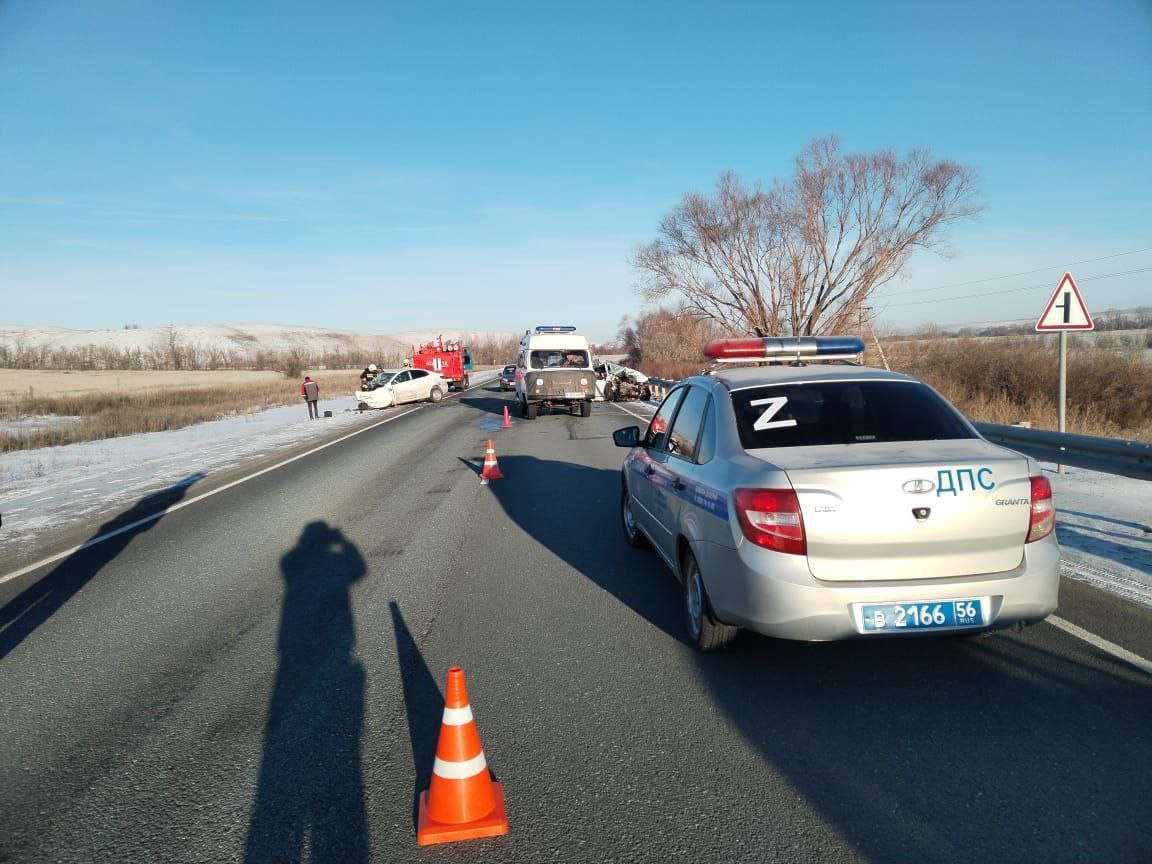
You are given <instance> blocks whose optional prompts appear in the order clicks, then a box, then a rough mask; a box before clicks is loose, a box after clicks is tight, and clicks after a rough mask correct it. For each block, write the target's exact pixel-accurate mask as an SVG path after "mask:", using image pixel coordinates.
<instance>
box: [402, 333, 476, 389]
mask: <svg viewBox="0 0 1152 864" xmlns="http://www.w3.org/2000/svg"><path fill="white" fill-rule="evenodd" d="M412 367H413V368H414V369H427V370H428V371H429V372H439V373H440V374H441V375H443V376H444V378H445V379H446V380H447V381H448V384H449V385H450V386H453V387H455V388H456V389H457V390H463V389H464V388H465V387H467V386H468V373H469V372H471V371H472V352H471V350H469V348H468V346H466V345H464V344H463V343H461V342H460V340H458V339H455V340H453V339H449V340H447V341H445V340H444V339H443V338H441V337H440V336H437V337H436V338H435V339H433V340H432V341H431V342H425V343H424V344H423V345H420V346H418V347H416V348H413V349H412Z"/></svg>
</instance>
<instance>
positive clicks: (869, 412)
mask: <svg viewBox="0 0 1152 864" xmlns="http://www.w3.org/2000/svg"><path fill="white" fill-rule="evenodd" d="M732 407H733V409H734V410H735V412H736V426H737V428H738V430H739V432H740V444H741V446H742V447H743V448H744V449H745V450H755V449H758V448H760V447H806V446H810V445H819V444H870V443H878V442H888V441H939V440H948V439H957V438H974V437H975V436H974V435H973V434H972V432H971V431H969V429H968V427H967V426H966V425H965V424H964V422H963V421H962V420H961V418H960V416H959V415H958V414H957V413H956V411H955V409H954V408H952V406H951V405H949V404H948V403H947V402H945V401H944V400H943V399H942V398H940V397H939V396H938V395H937V394H936V393H935V392H934V391H933V390H931V389H930V388H928V387H926V386H924V385H923V384H919V383H916V382H904V381H823V382H818V383H808V384H785V385H778V386H770V387H755V388H749V389H747V390H737V391H736V392H734V393H733V394H732Z"/></svg>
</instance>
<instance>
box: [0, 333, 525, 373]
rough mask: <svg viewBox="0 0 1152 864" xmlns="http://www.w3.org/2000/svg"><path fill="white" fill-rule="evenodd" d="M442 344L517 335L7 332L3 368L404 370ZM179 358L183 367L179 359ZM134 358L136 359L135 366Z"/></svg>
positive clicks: (0, 345) (0, 337) (1, 337)
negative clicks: (418, 349) (314, 366)
mask: <svg viewBox="0 0 1152 864" xmlns="http://www.w3.org/2000/svg"><path fill="white" fill-rule="evenodd" d="M436 336H442V337H443V338H444V339H460V338H464V340H465V341H466V342H469V341H470V342H472V343H473V344H476V343H477V342H489V343H490V342H493V341H501V340H506V339H508V338H509V337H511V336H513V333H512V331H508V332H494V331H467V330H458V329H443V330H419V331H417V330H411V331H405V332H402V333H393V334H373V333H361V332H356V331H348V330H332V329H327V328H323V327H299V326H293V325H276V324H218V325H200V324H195V325H188V324H182V325H173V326H170V327H133V328H126V329H123V330H73V329H68V328H64V327H32V326H21V325H6V324H0V366H13V367H20V368H146V369H148V368H172V367H177V368H196V369H211V368H225V367H232V368H234V367H237V366H245V365H250V364H253V363H258V361H259V359H260V358H268V357H270V356H283V355H285V354H287V353H290V352H292V353H297V354H300V355H303V356H304V357H306V358H309V359H310V360H311V361H313V362H320V363H322V362H335V363H339V362H340V360H341V358H343V359H347V360H348V361H349V362H366V361H368V360H376V361H378V362H379V361H383V362H399V358H400V357H402V356H407V355H408V354H409V353H410V352H411V350H412V346H413V345H419V344H422V343H424V342H427V341H429V340H431V339H434V338H436ZM177 355H179V357H180V360H179V361H178V362H174V361H173V358H174V357H175V356H177ZM129 358H131V359H129Z"/></svg>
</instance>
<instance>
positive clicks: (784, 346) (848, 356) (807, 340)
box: [704, 336, 864, 363]
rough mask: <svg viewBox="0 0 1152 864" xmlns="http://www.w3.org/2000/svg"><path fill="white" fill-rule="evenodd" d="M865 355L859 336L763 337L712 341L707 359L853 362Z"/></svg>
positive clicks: (708, 345)
mask: <svg viewBox="0 0 1152 864" xmlns="http://www.w3.org/2000/svg"><path fill="white" fill-rule="evenodd" d="M862 353H864V341H863V340H862V339H860V338H859V337H857V336H787V337H781V336H764V337H758V338H755V339H713V340H712V341H711V342H709V343H708V344H707V345H705V346H704V356H705V357H707V358H709V359H710V360H715V361H716V362H717V363H749V362H757V361H768V360H774V361H777V362H780V361H785V360H854V359H856V358H857V357H859V356H860V355H861V354H862Z"/></svg>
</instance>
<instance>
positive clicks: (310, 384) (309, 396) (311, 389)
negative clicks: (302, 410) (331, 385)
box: [300, 375, 320, 420]
mask: <svg viewBox="0 0 1152 864" xmlns="http://www.w3.org/2000/svg"><path fill="white" fill-rule="evenodd" d="M300 395H301V396H303V397H304V401H305V402H307V403H308V419H309V420H319V419H320V406H319V405H317V404H316V403H317V401H318V400H319V399H320V385H319V384H317V383H316V382H315V381H313V380H312V379H311V378H309V377H308V376H307V375H305V376H304V383H303V384H301V385H300Z"/></svg>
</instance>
